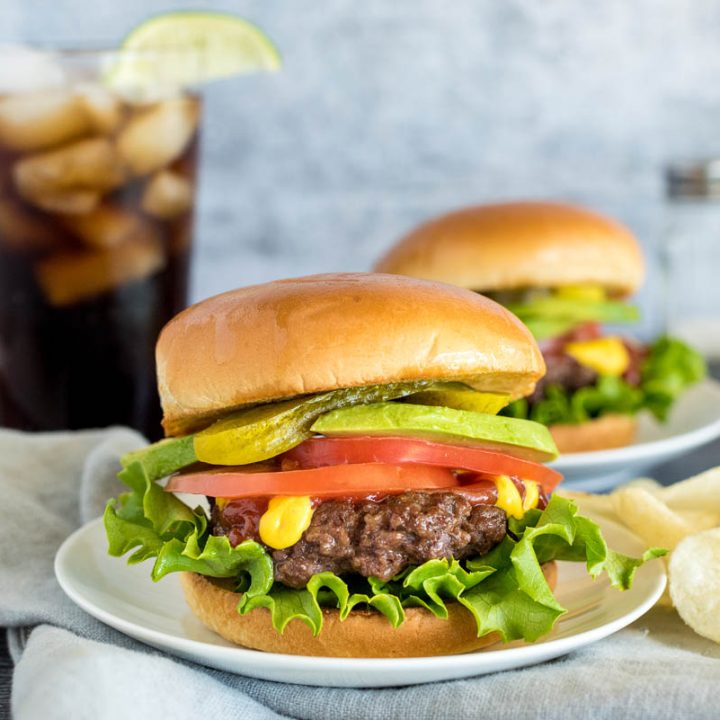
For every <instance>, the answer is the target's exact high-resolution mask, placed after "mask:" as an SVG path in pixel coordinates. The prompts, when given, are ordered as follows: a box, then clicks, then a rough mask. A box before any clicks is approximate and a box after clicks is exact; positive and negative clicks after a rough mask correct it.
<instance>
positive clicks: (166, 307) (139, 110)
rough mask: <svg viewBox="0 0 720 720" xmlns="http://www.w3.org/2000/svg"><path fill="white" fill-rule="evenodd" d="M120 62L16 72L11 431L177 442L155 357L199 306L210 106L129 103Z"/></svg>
mask: <svg viewBox="0 0 720 720" xmlns="http://www.w3.org/2000/svg"><path fill="white" fill-rule="evenodd" d="M120 60H122V58H121V57H120V54H119V53H117V52H113V51H108V52H95V51H93V52H86V51H62V52H49V53H39V52H34V51H30V50H23V51H20V50H18V52H17V56H16V59H15V60H14V62H13V63H12V64H11V65H8V61H7V57H6V59H5V60H4V64H5V68H6V71H5V72H4V73H2V72H0V75H2V76H3V77H0V424H2V425H5V426H9V427H13V428H18V429H22V430H32V431H39V430H57V429H77V428H89V427H104V426H108V425H114V424H122V425H129V426H131V427H134V428H136V429H138V430H140V431H141V432H143V433H144V434H145V435H146V436H147V437H149V438H151V439H156V438H158V437H159V436H160V435H161V429H160V414H161V413H160V407H159V402H158V396H157V392H156V389H155V361H154V347H155V342H156V340H157V337H158V334H159V332H160V329H161V328H162V326H163V325H164V324H165V323H166V322H167V321H168V320H169V319H170V318H171V317H172V316H173V315H175V314H176V313H177V312H178V311H180V310H181V309H182V308H183V307H184V306H185V305H186V301H187V285H188V270H189V259H190V249H191V237H192V226H193V208H194V198H195V187H196V171H197V160H198V129H199V124H200V113H201V101H200V98H199V96H198V95H197V94H194V93H192V92H190V91H187V90H184V89H180V88H178V87H171V86H168V87H157V86H156V87H153V88H147V87H143V88H140V87H138V88H137V89H135V88H132V87H129V86H128V85H127V84H126V85H124V86H123V87H122V89H118V88H116V87H115V86H114V85H113V82H112V80H113V72H114V68H115V69H116V68H117V67H118V62H119V61H120ZM8 67H11V68H12V73H9V72H7V69H8Z"/></svg>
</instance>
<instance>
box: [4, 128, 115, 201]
mask: <svg viewBox="0 0 720 720" xmlns="http://www.w3.org/2000/svg"><path fill="white" fill-rule="evenodd" d="M13 178H14V180H15V185H16V187H17V190H18V192H19V193H20V195H22V197H24V198H25V199H27V200H29V201H30V202H32V203H33V204H34V205H37V206H38V207H41V208H43V209H46V210H55V211H56V212H65V213H81V212H88V211H89V210H91V209H93V207H95V206H96V205H97V200H98V199H99V197H100V196H101V195H102V194H103V193H105V192H108V191H109V190H113V189H114V188H116V187H118V186H119V185H121V184H122V182H123V180H124V179H125V171H124V168H123V165H122V161H121V159H120V156H119V154H118V152H117V151H116V149H115V147H114V145H113V144H112V143H111V142H110V141H109V140H108V139H106V138H92V139H90V140H80V141H79V142H75V143H72V144H70V145H66V146H65V147H62V148H59V149H58V150H50V151H49V152H45V153H39V154H36V155H28V156H26V157H24V158H21V159H20V160H18V161H17V162H16V163H15V166H14V167H13ZM66 201H68V202H66ZM75 203H77V207H76V205H75ZM86 205H87V207H86ZM65 207H67V208H69V209H63V208H65Z"/></svg>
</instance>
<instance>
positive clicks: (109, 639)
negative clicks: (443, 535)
mask: <svg viewBox="0 0 720 720" xmlns="http://www.w3.org/2000/svg"><path fill="white" fill-rule="evenodd" d="M142 444H144V440H143V439H142V438H141V437H140V436H139V435H138V434H137V433H135V432H132V431H130V430H127V429H124V428H113V429H109V430H104V431H88V432H79V433H52V434H41V435H27V434H23V433H17V432H13V431H0V508H2V513H3V518H2V522H1V523H0V625H3V626H6V627H10V628H11V629H10V631H9V638H8V639H9V644H10V648H11V653H12V655H13V658H14V660H15V662H16V669H15V674H14V679H13V688H12V707H13V715H14V717H15V719H16V720H35V719H36V718H43V719H44V720H54V719H55V718H57V719H58V720H66V719H67V718H74V719H77V720H84V719H85V718H88V719H91V718H92V719H93V720H104V719H105V718H110V719H115V718H131V717H132V718H138V719H142V718H153V719H157V718H165V717H170V718H173V720H182V719H183V718H193V719H195V720H196V719H197V718H199V717H220V718H231V717H239V718H246V719H254V718H258V719H259V720H266V719H271V718H272V719H275V718H288V717H289V718H308V719H309V720H345V719H347V720H355V719H357V718H380V719H383V720H384V719H385V718H387V719H388V720H390V719H392V720H405V719H407V720H421V719H422V718H456V717H465V718H474V717H492V718H493V719H494V720H501V719H502V718H506V717H507V718H513V719H514V720H521V719H522V718H534V717H542V718H612V719H613V720H614V719H615V718H618V717H622V718H657V719H659V720H662V719H663V718H668V719H671V720H677V718H678V717H693V718H708V719H710V718H713V720H714V719H715V718H717V717H718V698H717V687H718V680H720V647H719V646H717V645H715V644H714V643H711V642H709V641H706V640H704V639H703V638H700V637H699V636H697V635H695V634H694V633H693V632H692V631H691V630H689V629H688V628H687V627H685V626H684V625H683V623H682V621H681V620H679V618H678V617H677V615H676V614H675V613H674V612H673V611H671V610H666V609H662V608H657V609H655V610H653V611H652V612H651V613H649V614H648V615H646V616H645V617H644V618H642V619H640V620H639V621H637V622H636V623H635V624H634V625H632V626H631V627H629V628H627V629H626V630H623V631H621V632H619V633H617V634H616V635H614V636H612V637H610V638H607V639H606V640H603V641H601V642H599V643H596V644H594V645H591V646H589V647H587V648H585V649H583V650H580V651H577V652H574V653H572V654H571V655H568V656H567V657H565V658H562V659H559V660H556V661H554V662H550V663H545V664H543V665H537V666H534V667H530V668H525V669H523V670H517V671H512V672H505V673H498V674H495V675H488V676H484V677H477V678H471V679H468V680H461V681H454V682H444V683H436V684H430V685H419V686H411V687H404V688H388V689H365V690H356V689H332V688H312V687H304V686H299V685H284V684H280V683H273V682H266V681H261V680H253V679H251V678H247V677H243V676H238V675H231V674H228V673H223V672H220V671H216V670H211V669H208V668H205V667H202V666H198V665H194V664H192V663H188V662H184V661H181V660H178V659H175V658H172V657H170V656H168V655H165V654H163V653H161V652H159V651H156V650H154V649H152V648H149V647H147V646H145V645H142V644H141V643H138V642H136V641H134V640H132V639H130V638H128V637H126V636H124V635H122V634H121V633H119V632H116V631H115V630H112V629H111V628H109V627H106V626H105V625H103V624H102V623H100V622H98V621H97V620H95V619H93V618H92V617H90V616H89V615H87V614H85V613H84V612H83V611H82V610H80V609H79V608H77V607H76V606H75V605H74V604H73V603H72V602H71V601H70V600H69V599H68V598H67V597H66V596H65V595H64V594H63V592H62V590H61V589H60V587H59V586H58V584H57V581H56V580H55V577H54V574H53V559H54V556H55V552H56V551H57V549H58V547H59V546H60V544H61V543H62V541H63V540H64V539H65V538H66V537H67V536H68V535H69V534H70V533H71V532H73V530H75V529H76V528H77V527H79V526H80V525H82V524H83V523H85V522H88V521H89V520H92V519H93V518H95V517H97V516H99V515H100V514H101V513H102V510H103V508H104V505H105V501H106V499H107V498H108V497H110V496H112V495H114V494H116V493H117V492H119V491H120V490H121V486H120V484H119V482H118V481H117V480H116V478H115V473H116V472H117V470H118V462H117V461H118V457H119V456H120V455H121V454H122V453H123V452H126V451H127V450H130V449H135V448H138V447H140V446H141V445H142ZM111 562H122V561H121V560H111ZM149 571H150V568H149V567H148V572H149Z"/></svg>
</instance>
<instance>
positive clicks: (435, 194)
mask: <svg viewBox="0 0 720 720" xmlns="http://www.w3.org/2000/svg"><path fill="white" fill-rule="evenodd" d="M172 7H208V8H213V9H224V10H230V11H235V12H239V13H241V14H243V15H245V16H247V17H249V18H250V19H252V20H255V21H257V22H258V23H260V24H261V25H262V26H263V27H264V28H265V29H266V31H267V32H268V33H269V34H270V35H271V36H272V37H273V38H274V39H275V40H276V42H277V43H278V45H279V46H280V48H281V50H282V53H283V56H284V61H285V65H284V70H283V72H282V73H281V74H279V75H277V76H257V77H248V78H239V79H233V80H230V81H226V82H223V83H221V84H217V85H215V86H213V87H211V88H209V89H208V92H207V122H206V126H205V128H206V130H205V135H204V148H205V156H204V171H205V172H204V180H203V187H202V196H201V205H200V218H199V225H198V241H197V255H196V259H197V263H196V268H195V277H194V297H195V298H200V297H204V296H207V295H209V294H212V293H214V292H217V291H220V290H224V289H227V288H230V287H233V286H237V285H240V284H245V283H249V282H255V281H260V280H265V279H269V278H274V277H279V276H283V275H288V274H301V273H306V272H315V271H328V270H337V269H367V268H368V267H369V265H370V263H371V261H372V259H373V258H374V257H375V256H377V254H379V253H380V252H381V251H382V250H383V248H384V247H385V246H386V245H387V244H388V243H389V242H391V241H392V240H393V239H394V238H396V237H397V236H398V235H399V234H400V233H402V232H403V231H405V230H406V229H408V228H409V227H411V226H412V225H413V224H414V223H415V222H417V221H419V220H421V219H423V218H425V217H427V216H429V215H432V214H433V213H435V212H438V211H442V210H445V209H449V208H452V207H454V206H457V205H462V204H464V203H469V202H477V201H487V200H492V199H497V198H510V197H518V196H524V197H530V196H533V197H552V198H565V199H569V200H577V201H582V202H585V203H587V204H589V205H591V206H594V207H596V208H598V209H600V210H604V211H607V212H609V213H612V214H614V215H616V216H617V217H618V218H620V219H621V220H623V221H625V222H627V223H628V224H629V225H630V226H631V227H632V228H633V229H634V230H635V231H636V232H637V233H638V234H639V236H640V238H641V240H642V242H643V243H644V245H645V246H646V248H648V250H650V251H651V252H655V251H656V250H657V247H658V244H659V242H660V239H661V237H662V220H663V219H662V207H663V205H662V175H661V170H662V166H663V164H664V163H665V162H666V161H667V160H668V159H669V158H674V157H678V156H698V155H700V156H704V155H708V154H711V153H714V152H716V151H718V152H720V123H719V122H718V120H719V119H720V82H718V78H720V45H719V44H718V38H720V2H718V1H717V0H632V1H631V2H628V0H603V1H602V2H596V1H590V0H581V1H579V0H492V1H491V0H454V1H453V2H448V1H444V0H412V1H411V0H392V1H391V0H365V1H364V2H357V0H332V1H331V0H326V1H325V2H318V0H273V1H270V0H245V1H243V2H222V3H205V2H202V0H194V2H190V3H188V2H182V1H181V2H177V1H176V2H169V1H167V2H166V1H165V0H124V2H117V1H116V0H94V1H93V2H92V3H91V2H88V0H54V1H50V0H47V1H42V2H41V0H0V38H2V39H4V40H18V39H21V40H27V41H35V42H53V43H54V42H58V43H63V44H68V43H73V42H75V41H77V40H78V39H81V40H83V41H84V42H85V43H87V42H88V41H89V40H94V41H96V42H99V43H104V42H107V43H111V44H112V43H115V42H117V41H118V40H119V39H120V38H121V36H122V35H123V33H124V32H125V30H126V29H128V28H130V27H131V26H132V25H133V24H134V23H136V22H138V21H139V20H141V19H142V18H143V17H144V16H146V15H148V14H152V13H155V12H160V11H163V10H167V9H170V8H172ZM659 288H660V283H659V281H658V279H657V277H655V278H654V279H653V280H652V281H651V282H650V283H649V286H648V288H646V290H645V292H644V293H643V303H644V305H645V310H646V321H645V329H646V330H648V329H651V328H653V329H654V328H656V327H657V325H658V323H659V321H660V319H659V317H658V313H657V312H656V311H655V312H653V311H652V309H651V307H650V303H649V302H648V300H649V297H650V292H655V293H657V292H659Z"/></svg>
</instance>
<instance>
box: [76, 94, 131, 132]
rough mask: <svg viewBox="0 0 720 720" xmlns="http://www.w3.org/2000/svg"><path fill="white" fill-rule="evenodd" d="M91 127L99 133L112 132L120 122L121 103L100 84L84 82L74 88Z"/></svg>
mask: <svg viewBox="0 0 720 720" xmlns="http://www.w3.org/2000/svg"><path fill="white" fill-rule="evenodd" d="M76 92H77V95H78V97H79V98H80V102H81V103H82V106H83V109H84V111H85V112H86V113H87V116H88V121H89V123H90V125H91V126H92V129H93V130H94V131H95V132H97V133H99V134H100V135H110V134H111V133H114V132H115V131H116V130H117V129H118V128H119V127H120V123H121V122H122V117H123V112H122V103H121V102H120V100H119V99H118V97H117V96H116V95H114V94H113V93H112V92H110V91H109V90H108V89H107V88H104V87H102V86H101V85H93V84H91V83H86V84H84V85H81V86H78V87H77V88H76Z"/></svg>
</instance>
